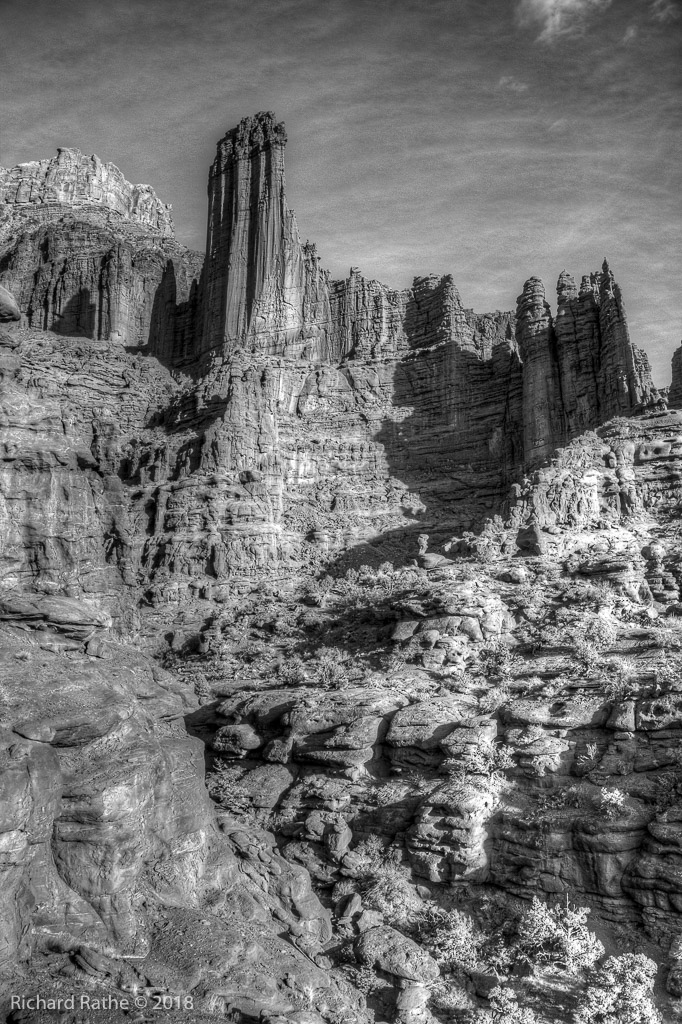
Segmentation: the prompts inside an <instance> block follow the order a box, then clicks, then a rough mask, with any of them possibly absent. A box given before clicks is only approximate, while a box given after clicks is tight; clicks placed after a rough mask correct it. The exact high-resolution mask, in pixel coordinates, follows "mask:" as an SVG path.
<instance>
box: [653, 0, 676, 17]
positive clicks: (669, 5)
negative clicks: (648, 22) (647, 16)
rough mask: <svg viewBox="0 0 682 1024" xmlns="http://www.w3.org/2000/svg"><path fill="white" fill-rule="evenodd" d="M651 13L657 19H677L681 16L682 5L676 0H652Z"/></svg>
mask: <svg viewBox="0 0 682 1024" xmlns="http://www.w3.org/2000/svg"><path fill="white" fill-rule="evenodd" d="M651 13H652V15H653V16H654V18H655V19H656V21H661V22H666V21H675V20H676V18H679V16H680V6H679V4H678V3H675V2H674V0H652V2H651Z"/></svg>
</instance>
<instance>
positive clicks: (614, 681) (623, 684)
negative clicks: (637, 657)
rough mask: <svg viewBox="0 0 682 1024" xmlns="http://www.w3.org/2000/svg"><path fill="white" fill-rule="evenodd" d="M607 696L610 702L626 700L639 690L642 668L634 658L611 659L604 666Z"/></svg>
mask: <svg viewBox="0 0 682 1024" xmlns="http://www.w3.org/2000/svg"><path fill="white" fill-rule="evenodd" d="M604 670H605V673H606V684H605V688H606V696H607V697H608V699H609V700H613V701H619V700H624V699H625V698H627V697H630V696H632V695H634V694H636V693H637V692H638V690H639V686H638V682H637V677H638V675H639V673H640V668H639V666H638V664H637V662H636V661H634V660H633V659H632V658H621V657H615V658H610V659H609V660H608V662H607V663H606V664H605V665H604Z"/></svg>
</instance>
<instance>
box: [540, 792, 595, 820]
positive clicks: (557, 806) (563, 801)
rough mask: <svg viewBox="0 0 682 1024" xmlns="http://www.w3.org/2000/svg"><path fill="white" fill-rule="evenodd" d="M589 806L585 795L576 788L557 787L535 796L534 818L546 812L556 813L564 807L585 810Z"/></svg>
mask: <svg viewBox="0 0 682 1024" xmlns="http://www.w3.org/2000/svg"><path fill="white" fill-rule="evenodd" d="M588 804H589V800H588V797H587V795H586V794H585V793H584V792H583V790H581V789H580V788H579V787H578V786H559V787H558V788H557V789H548V790H541V791H540V792H539V793H538V795H537V804H536V808H535V809H534V810H533V812H531V813H532V814H533V816H534V817H540V816H542V813H543V812H546V811H558V810H562V809H563V808H565V807H575V808H585V807H587V806H588Z"/></svg>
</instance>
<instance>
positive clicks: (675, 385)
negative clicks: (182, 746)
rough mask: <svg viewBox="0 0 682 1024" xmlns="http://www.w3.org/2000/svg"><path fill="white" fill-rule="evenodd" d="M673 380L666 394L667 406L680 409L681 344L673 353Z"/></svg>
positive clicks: (681, 394) (681, 395)
mask: <svg viewBox="0 0 682 1024" xmlns="http://www.w3.org/2000/svg"><path fill="white" fill-rule="evenodd" d="M672 362H673V366H672V370H673V379H672V384H671V385H670V390H669V392H668V405H669V406H670V408H671V409H682V342H680V347H679V348H676V349H675V351H674V352H673V361H672Z"/></svg>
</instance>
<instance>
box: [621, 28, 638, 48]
mask: <svg viewBox="0 0 682 1024" xmlns="http://www.w3.org/2000/svg"><path fill="white" fill-rule="evenodd" d="M637 31H638V29H637V26H636V25H628V27H627V28H626V29H625V35H624V36H623V43H625V44H626V45H627V43H631V42H632V40H633V39H636V38H637Z"/></svg>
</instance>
